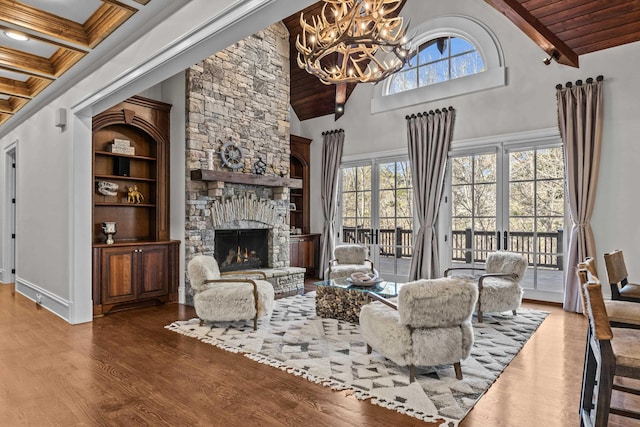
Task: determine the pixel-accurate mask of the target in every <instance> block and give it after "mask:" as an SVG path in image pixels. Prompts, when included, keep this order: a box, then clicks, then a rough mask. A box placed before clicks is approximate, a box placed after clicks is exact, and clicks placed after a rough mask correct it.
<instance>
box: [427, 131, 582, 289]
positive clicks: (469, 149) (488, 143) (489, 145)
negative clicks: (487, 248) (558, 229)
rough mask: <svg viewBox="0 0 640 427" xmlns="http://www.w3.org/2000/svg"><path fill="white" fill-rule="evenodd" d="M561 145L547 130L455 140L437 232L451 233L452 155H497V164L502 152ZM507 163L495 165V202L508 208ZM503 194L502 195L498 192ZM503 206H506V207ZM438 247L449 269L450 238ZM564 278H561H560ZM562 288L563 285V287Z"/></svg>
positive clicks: (557, 136) (445, 237)
mask: <svg viewBox="0 0 640 427" xmlns="http://www.w3.org/2000/svg"><path fill="white" fill-rule="evenodd" d="M558 145H561V146H562V138H561V137H560V133H559V130H558V128H546V129H537V130H533V131H525V132H517V133H512V134H504V135H495V136H489V137H483V138H474V139H468V140H461V141H454V142H453V143H452V145H451V149H450V150H449V160H448V161H449V163H448V165H447V175H446V178H445V188H444V195H445V197H444V198H443V200H442V203H441V206H440V211H439V213H438V228H439V229H440V230H451V225H452V223H451V213H452V205H451V164H450V162H451V157H453V156H464V155H471V154H482V153H490V152H495V153H496V162H498V161H502V156H503V155H504V153H505V152H507V151H511V150H514V149H518V148H525V147H533V148H544V147H545V146H547V147H548V146H558ZM506 163H507V162H504V161H502V163H501V164H502V167H500V164H497V167H496V191H498V192H499V193H498V194H502V195H503V199H499V200H498V203H502V206H508V200H505V198H506V197H507V195H506V193H507V192H506V191H502V190H503V185H504V183H505V174H506V176H508V172H509V171H508V169H507V164H506ZM500 191H502V192H500ZM505 203H506V205H505ZM564 216H565V224H570V222H569V207H568V204H567V203H566V197H565V215H564ZM503 220H504V218H500V217H498V216H497V217H496V224H498V223H499V222H501V221H503ZM568 234H569V233H564V236H563V238H564V242H563V248H565V251H566V248H568V245H567V243H568V241H567V240H568V236H567V235H568ZM438 239H439V248H441V250H440V265H441V266H442V269H443V270H444V269H445V268H447V267H450V266H451V259H450V254H451V250H452V248H451V244H452V243H451V236H450V233H449V232H447V233H439V235H438ZM563 262H564V265H563V269H564V271H566V268H567V265H566V263H567V256H566V253H565V256H564V257H563ZM563 277H564V275H563ZM562 288H563V289H564V286H563V287H562ZM524 297H525V298H529V299H533V300H542V301H550V302H562V301H563V292H558V293H556V292H549V291H540V290H533V289H525V294H524Z"/></svg>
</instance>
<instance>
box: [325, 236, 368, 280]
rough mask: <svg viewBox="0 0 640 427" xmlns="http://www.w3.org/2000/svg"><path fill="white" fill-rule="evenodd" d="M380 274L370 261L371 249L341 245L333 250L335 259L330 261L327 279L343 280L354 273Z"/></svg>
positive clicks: (326, 273) (361, 246) (326, 274)
mask: <svg viewBox="0 0 640 427" xmlns="http://www.w3.org/2000/svg"><path fill="white" fill-rule="evenodd" d="M357 272H359V273H373V274H374V275H375V276H377V275H378V272H377V271H376V269H375V268H374V267H373V261H371V260H370V259H369V249H368V248H367V247H366V246H363V245H353V244H348V245H339V246H336V247H335V248H334V249H333V259H331V260H329V268H328V269H327V271H326V272H325V275H324V277H325V279H342V278H345V277H349V276H351V274H353V273H357Z"/></svg>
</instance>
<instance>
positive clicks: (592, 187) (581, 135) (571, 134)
mask: <svg viewBox="0 0 640 427" xmlns="http://www.w3.org/2000/svg"><path fill="white" fill-rule="evenodd" d="M556 90H557V98H558V124H559V126H560V135H561V136H562V142H563V144H564V152H565V155H564V158H565V175H566V181H567V198H568V200H569V211H570V214H571V222H572V226H571V235H570V236H571V237H570V240H569V248H568V264H567V269H566V277H565V290H564V303H563V307H564V309H565V310H567V311H573V312H577V313H579V312H581V311H582V307H581V297H580V283H579V281H578V278H577V276H576V274H575V267H576V265H577V264H578V263H579V262H581V261H582V260H584V258H585V257H588V256H591V257H594V259H596V245H595V240H594V238H593V231H592V230H591V224H590V221H591V214H592V212H593V205H594V203H595V196H596V184H597V182H598V170H599V166H600V146H601V145H602V109H603V105H602V76H599V77H598V78H597V80H596V81H593V79H587V81H586V83H585V84H582V82H580V81H578V82H576V85H575V86H574V85H571V84H570V83H568V84H567V85H566V87H562V86H561V85H558V86H556Z"/></svg>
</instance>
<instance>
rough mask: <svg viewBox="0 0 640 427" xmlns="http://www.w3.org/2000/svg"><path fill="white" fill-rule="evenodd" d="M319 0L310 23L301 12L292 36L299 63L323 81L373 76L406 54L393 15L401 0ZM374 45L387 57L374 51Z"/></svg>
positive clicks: (361, 80)
mask: <svg viewBox="0 0 640 427" xmlns="http://www.w3.org/2000/svg"><path fill="white" fill-rule="evenodd" d="M323 1H324V3H325V4H324V5H323V6H322V13H321V14H320V15H319V16H313V17H312V20H311V23H308V22H307V21H306V20H305V19H304V13H301V14H300V26H301V27H302V33H301V34H299V35H298V36H297V37H296V49H297V50H298V66H299V67H300V68H304V69H305V70H307V72H309V73H310V74H313V75H315V76H317V77H318V78H319V79H320V81H321V82H322V83H325V84H334V83H368V82H371V83H373V82H378V81H380V80H383V79H385V78H386V77H388V76H389V75H391V74H393V73H395V72H396V71H398V70H400V69H401V68H402V67H403V65H404V64H405V62H406V61H407V60H408V59H409V49H408V47H407V42H406V37H405V33H406V28H403V27H402V24H403V22H402V18H401V17H398V16H397V13H398V12H399V10H398V9H399V8H400V6H401V4H402V3H403V2H402V0H323ZM329 9H330V10H329ZM378 51H382V52H384V53H385V54H386V55H385V56H389V57H390V58H379V57H376V56H375V54H376V52H378Z"/></svg>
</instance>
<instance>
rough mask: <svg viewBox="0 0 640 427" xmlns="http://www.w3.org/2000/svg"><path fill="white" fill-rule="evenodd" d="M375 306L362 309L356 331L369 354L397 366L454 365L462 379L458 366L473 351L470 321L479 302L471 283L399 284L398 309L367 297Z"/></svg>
mask: <svg viewBox="0 0 640 427" xmlns="http://www.w3.org/2000/svg"><path fill="white" fill-rule="evenodd" d="M370 295H371V296H372V297H373V298H374V299H377V300H378V301H379V302H373V303H371V304H367V305H365V306H363V307H362V309H361V311H360V332H361V333H362V336H363V337H364V339H365V341H366V342H367V352H368V353H370V352H371V349H374V350H376V351H377V352H379V353H381V354H382V355H383V356H385V357H386V358H388V359H390V360H391V361H393V362H394V363H397V364H398V365H400V366H409V381H410V382H413V381H414V380H415V367H416V366H436V365H448V364H453V366H454V368H455V372H456V378H458V379H462V368H461V366H460V361H462V360H464V359H466V358H467V357H469V354H470V353H471V347H472V346H473V327H472V326H471V316H472V315H473V310H474V307H475V304H476V300H477V297H478V289H477V288H476V286H475V284H474V283H473V282H472V281H469V280H465V279H461V278H452V277H450V278H440V279H430V280H427V279H422V280H418V281H415V282H410V283H406V284H404V285H402V287H401V288H400V292H399V295H398V304H397V305H396V304H394V303H392V302H390V301H388V300H386V299H384V298H382V297H380V296H378V295H375V294H370Z"/></svg>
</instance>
